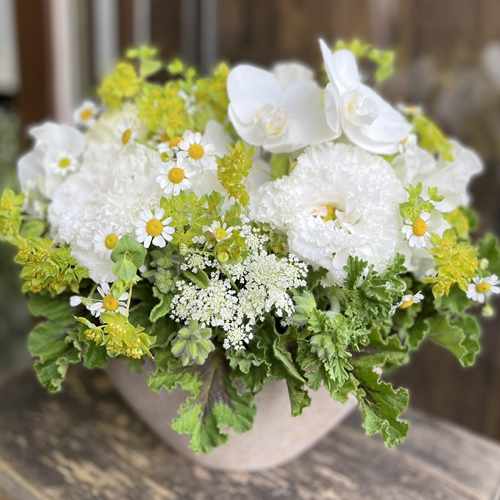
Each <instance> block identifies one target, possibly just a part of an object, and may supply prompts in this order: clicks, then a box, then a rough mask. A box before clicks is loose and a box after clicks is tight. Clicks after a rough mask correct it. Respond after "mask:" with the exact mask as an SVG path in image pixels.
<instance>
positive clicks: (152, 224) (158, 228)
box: [135, 208, 175, 248]
mask: <svg viewBox="0 0 500 500" xmlns="http://www.w3.org/2000/svg"><path fill="white" fill-rule="evenodd" d="M164 215H165V212H164V211H163V210H162V209H161V208H160V209H157V210H154V211H152V210H145V211H144V212H143V213H142V214H141V219H140V221H139V223H138V224H137V226H136V231H135V234H136V237H137V241H138V242H139V243H142V244H143V245H144V247H145V248H149V247H150V246H151V243H152V244H153V245H154V246H157V247H160V248H163V247H164V246H165V245H166V244H167V242H168V241H171V240H172V234H173V233H174V232H175V229H174V228H173V227H172V226H171V225H170V224H171V222H172V217H168V218H167V219H164Z"/></svg>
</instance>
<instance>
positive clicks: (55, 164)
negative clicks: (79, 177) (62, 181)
mask: <svg viewBox="0 0 500 500" xmlns="http://www.w3.org/2000/svg"><path fill="white" fill-rule="evenodd" d="M47 166H48V168H49V170H50V171H51V172H52V173H54V174H57V175H62V176H64V175H67V174H68V173H69V172H74V171H75V170H76V169H77V167H78V160H77V159H76V158H75V157H74V156H73V155H72V154H71V153H69V152H67V151H62V152H60V153H58V154H56V155H54V156H53V157H52V158H51V159H50V160H49V161H48V163H47Z"/></svg>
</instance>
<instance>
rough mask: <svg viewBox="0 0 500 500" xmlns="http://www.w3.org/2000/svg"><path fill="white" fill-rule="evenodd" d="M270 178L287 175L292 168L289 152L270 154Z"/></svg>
mask: <svg viewBox="0 0 500 500" xmlns="http://www.w3.org/2000/svg"><path fill="white" fill-rule="evenodd" d="M270 164H271V178H272V180H273V181H274V180H276V179H279V178H280V177H283V176H285V175H288V174H289V173H290V171H291V168H292V161H291V157H290V155H289V154H286V153H282V154H273V155H271V161H270Z"/></svg>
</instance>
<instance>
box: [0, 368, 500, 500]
mask: <svg viewBox="0 0 500 500" xmlns="http://www.w3.org/2000/svg"><path fill="white" fill-rule="evenodd" d="M0 394H1V398H0V499H2V500H3V497H2V494H3V495H4V497H5V498H6V499H15V500H28V499H29V500H32V499H60V500H73V499H79V500H80V499H95V498H98V499H120V500H127V499H134V500H142V499H148V500H155V499H168V500H177V499H179V500H181V499H182V500H189V499H196V500H209V499H214V498H217V499H218V500H226V499H227V500H229V499H231V500H234V499H238V500H240V499H241V500H245V499H259V500H266V499H287V500H291V499H304V500H306V499H307V500H322V499H325V500H326V499H329V500H333V499H347V500H355V499H363V500H365V499H367V498H369V499H372V500H377V499H383V500H391V499H397V500H400V499H405V500H406V499H408V500H420V499H422V500H423V499H425V500H433V499H440V500H447V499H450V500H451V499H453V500H459V499H467V500H474V499H476V500H477V499H484V500H493V499H497V498H498V497H497V496H496V495H498V493H499V486H500V447H498V446H497V445H495V444H493V443H492V442H490V441H487V440H485V439H483V438H479V437H477V436H474V435H471V434H469V433H467V432H465V431H463V430H461V429H459V428H457V427H455V426H453V425H450V424H447V423H444V422H442V421H439V420H434V419H432V418H429V417H427V416H425V415H423V414H421V413H417V412H410V414H409V418H410V420H411V421H412V422H413V428H412V433H411V435H410V438H409V439H408V441H407V443H406V444H405V445H404V446H402V447H401V448H400V449H397V450H387V449H386V448H384V446H383V444H382V443H381V442H380V441H378V440H374V439H369V438H366V437H365V436H364V435H363V433H362V432H361V430H360V429H359V421H358V418H356V417H352V418H350V419H349V420H348V421H347V422H345V423H344V424H342V426H341V427H340V428H339V429H338V430H336V431H334V432H332V433H331V434H330V435H329V436H328V437H327V438H325V439H324V440H323V441H322V442H321V443H320V444H319V445H317V446H316V447H315V448H314V449H313V450H312V451H310V452H309V453H307V454H306V455H304V456H303V457H302V458H300V459H298V460H296V461H294V462H293V463H291V464H289V465H288V466H286V467H281V468H278V469H274V470H270V471H267V472H262V473H252V474H249V473H224V472H215V471H210V470H206V469H203V468H201V467H200V466H195V465H192V464H191V463H189V462H187V461H186V460H185V459H184V458H182V457H180V456H178V455H176V454H175V453H173V452H172V451H170V450H169V449H168V448H167V447H165V446H163V445H161V444H160V443H159V442H158V440H157V439H156V438H155V436H154V435H152V434H151V433H150V432H149V431H148V429H147V428H145V426H144V425H143V424H142V423H141V422H140V421H139V420H138V419H137V418H136V417H135V415H133V414H132V413H131V412H130V410H128V408H127V407H126V406H125V405H124V403H123V402H122V400H121V399H120V397H119V396H118V395H117V394H116V392H115V391H114V390H113V388H112V387H111V385H110V382H109V380H108V378H107V377H106V375H104V374H103V373H97V372H93V373H92V372H83V371H77V372H75V373H74V374H72V376H71V377H70V379H69V382H68V384H67V386H66V391H65V392H64V393H63V394H62V395H60V396H57V397H50V396H47V395H46V394H45V393H44V391H43V390H42V389H41V388H40V387H39V386H38V384H37V383H36V382H35V381H34V379H33V376H32V375H31V374H30V373H25V374H23V375H21V376H19V377H17V378H16V379H13V380H11V381H10V382H9V383H7V384H6V385H4V386H3V387H2V388H0Z"/></svg>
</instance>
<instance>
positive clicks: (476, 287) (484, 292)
mask: <svg viewBox="0 0 500 500" xmlns="http://www.w3.org/2000/svg"><path fill="white" fill-rule="evenodd" d="M499 285H500V281H499V279H498V277H497V275H496V274H492V275H490V276H486V277H484V278H481V277H479V276H477V277H476V278H474V279H473V280H472V283H470V284H469V286H468V287H467V297H468V298H469V299H471V300H473V301H475V302H479V303H480V304H484V302H485V301H486V299H487V298H488V297H489V296H490V295H493V294H498V293H500V286H499Z"/></svg>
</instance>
